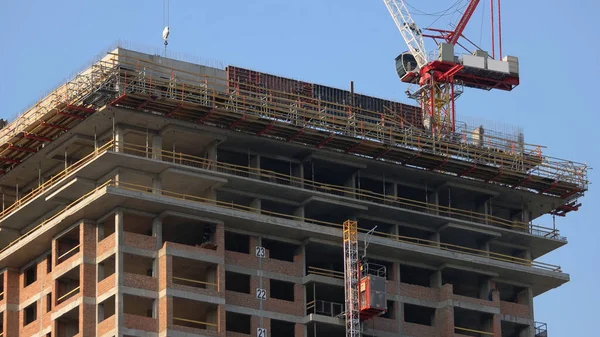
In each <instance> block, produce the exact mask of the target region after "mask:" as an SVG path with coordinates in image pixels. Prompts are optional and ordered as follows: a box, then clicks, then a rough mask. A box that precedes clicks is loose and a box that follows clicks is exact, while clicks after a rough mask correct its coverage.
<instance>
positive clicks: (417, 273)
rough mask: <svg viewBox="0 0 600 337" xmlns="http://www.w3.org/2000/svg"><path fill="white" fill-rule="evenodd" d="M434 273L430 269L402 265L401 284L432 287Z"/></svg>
mask: <svg viewBox="0 0 600 337" xmlns="http://www.w3.org/2000/svg"><path fill="white" fill-rule="evenodd" d="M433 273H434V272H433V271H432V270H430V269H425V268H419V267H413V266H407V265H400V282H402V283H408V284H414V285H418V286H422V287H430V284H431V276H432V275H433Z"/></svg>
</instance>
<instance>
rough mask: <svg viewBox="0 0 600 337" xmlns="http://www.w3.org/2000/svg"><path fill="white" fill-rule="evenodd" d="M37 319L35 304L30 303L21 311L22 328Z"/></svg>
mask: <svg viewBox="0 0 600 337" xmlns="http://www.w3.org/2000/svg"><path fill="white" fill-rule="evenodd" d="M36 319H37V302H33V303H31V304H30V305H29V306H28V307H26V308H25V309H24V310H23V326H26V325H27V324H29V323H32V322H34V321H35V320H36Z"/></svg>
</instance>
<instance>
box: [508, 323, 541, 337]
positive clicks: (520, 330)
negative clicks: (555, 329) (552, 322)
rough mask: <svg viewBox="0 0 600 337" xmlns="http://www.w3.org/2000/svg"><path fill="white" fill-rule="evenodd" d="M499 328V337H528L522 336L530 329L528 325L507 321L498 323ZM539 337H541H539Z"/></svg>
mask: <svg viewBox="0 0 600 337" xmlns="http://www.w3.org/2000/svg"><path fill="white" fill-rule="evenodd" d="M500 326H501V329H502V336H501V337H521V336H528V335H526V334H524V332H526V331H528V329H529V328H530V327H529V325H525V324H519V323H513V322H507V321H502V322H501V323H500ZM536 337H538V336H537V335H536ZM539 337H541V336H539Z"/></svg>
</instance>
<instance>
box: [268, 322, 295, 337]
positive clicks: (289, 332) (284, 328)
mask: <svg viewBox="0 0 600 337" xmlns="http://www.w3.org/2000/svg"><path fill="white" fill-rule="evenodd" d="M295 326H296V324H295V323H292V322H286V321H279V320H276V319H272V320H271V331H269V332H270V335H271V337H289V336H294V327H295Z"/></svg>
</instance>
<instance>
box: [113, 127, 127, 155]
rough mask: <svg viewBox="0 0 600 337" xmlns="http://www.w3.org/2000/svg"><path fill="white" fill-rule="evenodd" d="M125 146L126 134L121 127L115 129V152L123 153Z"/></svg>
mask: <svg viewBox="0 0 600 337" xmlns="http://www.w3.org/2000/svg"><path fill="white" fill-rule="evenodd" d="M124 145H125V132H124V130H123V128H122V127H121V126H119V125H117V126H116V127H115V152H122V151H123V146H124Z"/></svg>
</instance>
